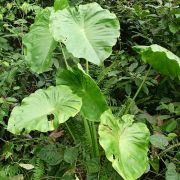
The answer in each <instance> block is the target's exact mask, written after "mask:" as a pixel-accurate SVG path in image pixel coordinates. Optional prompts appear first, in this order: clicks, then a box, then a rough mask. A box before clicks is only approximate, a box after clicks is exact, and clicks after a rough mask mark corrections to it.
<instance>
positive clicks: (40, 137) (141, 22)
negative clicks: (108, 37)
mask: <svg viewBox="0 0 180 180" xmlns="http://www.w3.org/2000/svg"><path fill="white" fill-rule="evenodd" d="M87 2H94V1H80V0H71V1H70V4H73V5H74V4H80V3H83V4H85V3H87ZM96 2H98V3H99V4H100V5H101V6H102V7H104V8H107V9H109V10H110V11H112V12H114V13H115V14H116V15H117V17H118V18H119V21H120V24H121V32H120V33H121V36H120V38H119V40H118V42H117V44H116V46H115V47H114V49H113V53H112V55H111V56H110V58H108V59H107V60H106V61H105V63H104V66H102V67H97V66H94V65H91V68H90V74H91V76H92V77H93V78H94V80H95V81H96V82H97V83H98V85H99V87H100V88H101V90H102V92H103V94H104V95H105V97H106V100H107V102H108V105H109V106H110V107H111V109H112V111H113V113H115V114H116V115H117V116H120V115H122V114H123V111H124V107H125V105H126V104H127V103H128V102H129V100H130V97H132V96H133V95H134V93H135V91H136V90H137V88H138V86H139V85H140V83H141V81H142V79H143V77H144V76H145V73H146V70H147V65H145V64H143V63H142V62H141V61H140V58H139V57H138V55H137V54H136V53H135V52H134V51H133V50H132V46H134V45H137V44H138V45H151V44H158V45H161V46H163V47H165V48H167V49H168V50H170V51H172V52H173V53H175V54H176V55H178V56H180V44H179V42H180V41H179V40H180V33H179V32H180V12H179V2H178V1H175V0H174V1H161V0H158V1H156V0H139V1H135V0H129V1H128V0H111V1H105V0H97V1H96ZM53 3H54V2H53V1H48V0H45V1H43V0H36V1H32V0H27V1H24V0H14V1H6V0H1V2H0V179H11V178H13V177H15V178H19V179H21V178H22V176H23V177H24V179H35V180H36V179H37V180H38V179H63V180H64V179H68V180H71V179H76V178H77V177H78V178H79V179H101V180H106V179H112V180H116V179H120V176H119V175H118V174H117V173H116V172H115V171H114V170H113V168H112V167H111V164H110V163H109V162H108V161H107V160H106V159H105V158H104V156H102V160H101V162H99V161H98V160H97V159H92V158H91V157H90V155H89V154H90V152H89V149H88V144H87V143H84V142H85V141H86V139H85V137H84V128H83V124H82V121H81V118H80V117H79V116H76V117H75V118H73V119H72V120H71V122H70V123H69V126H70V128H71V130H72V131H73V134H74V135H75V138H76V141H77V142H75V143H73V139H72V137H71V135H70V134H69V132H68V129H67V127H66V125H62V126H60V127H59V128H58V129H57V130H56V131H54V132H52V133H38V132H32V133H30V134H29V135H27V136H25V135H21V136H13V135H12V134H10V133H9V132H8V131H7V130H6V128H7V122H8V119H9V115H10V112H11V111H12V108H13V107H15V106H16V105H18V104H19V103H20V102H21V100H22V99H23V98H24V97H27V96H28V95H29V94H31V93H33V92H34V91H35V90H37V89H38V88H46V87H49V86H51V85H54V84H55V73H54V71H53V69H58V67H59V66H64V64H63V63H62V64H61V62H59V61H58V59H59V57H62V54H61V53H60V52H59V51H58V50H56V51H55V53H54V55H53V67H52V69H51V70H50V71H48V72H46V73H43V74H40V75H38V74H34V73H32V72H31V70H30V69H29V67H28V66H27V64H26V63H25V60H24V48H23V45H22V37H23V36H24V35H25V33H26V32H28V31H29V27H30V25H31V24H32V23H33V22H34V17H35V15H36V14H37V13H38V12H39V11H41V10H42V8H44V7H47V6H52V5H53ZM70 62H71V63H73V62H72V61H70ZM179 89H180V83H179V81H178V80H177V79H173V78H170V77H166V76H163V75H160V74H159V73H157V72H156V71H155V70H151V71H150V75H149V77H148V79H147V81H146V83H145V84H144V85H143V88H142V91H141V92H140V94H139V96H138V97H137V99H136V102H135V103H134V105H133V106H132V107H131V110H130V112H131V114H134V115H135V120H136V121H138V122H146V124H147V125H148V128H149V129H150V131H151V135H152V136H151V140H150V141H151V148H150V151H149V160H150V161H149V162H150V165H149V167H147V171H146V172H147V173H145V174H144V175H143V176H142V177H141V179H165V178H166V179H167V180H170V179H178V172H179V168H180V166H179V158H180V154H179V151H178V150H179V149H178V148H179V141H178V136H179V134H180V133H179V132H180V129H179V125H180V91H179ZM127 97H128V100H127ZM101 153H102V155H103V151H101ZM21 163H24V164H31V165H33V166H34V168H33V169H31V170H26V169H25V168H22V167H21V166H20V164H21Z"/></svg>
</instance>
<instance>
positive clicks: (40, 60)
mask: <svg viewBox="0 0 180 180" xmlns="http://www.w3.org/2000/svg"><path fill="white" fill-rule="evenodd" d="M51 11H52V10H51V9H50V8H46V9H44V10H42V11H40V13H39V14H38V15H37V16H36V18H35V23H34V24H33V25H32V26H31V28H30V31H29V33H27V34H26V35H25V36H24V37H23V44H24V45H25V59H26V60H27V62H28V64H29V65H30V68H31V69H32V71H34V72H37V73H42V72H45V71H47V70H48V69H49V68H50V67H51V65H52V53H53V50H54V49H55V48H56V45H57V42H55V41H54V39H53V37H52V35H51V33H50V31H49V17H50V14H51Z"/></svg>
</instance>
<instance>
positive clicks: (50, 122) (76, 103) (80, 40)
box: [8, 0, 180, 180]
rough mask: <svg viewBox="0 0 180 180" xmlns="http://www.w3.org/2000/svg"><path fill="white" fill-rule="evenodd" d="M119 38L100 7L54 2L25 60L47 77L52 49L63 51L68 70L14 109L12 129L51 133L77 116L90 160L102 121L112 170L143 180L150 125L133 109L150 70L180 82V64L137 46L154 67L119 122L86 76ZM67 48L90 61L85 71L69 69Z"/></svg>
mask: <svg viewBox="0 0 180 180" xmlns="http://www.w3.org/2000/svg"><path fill="white" fill-rule="evenodd" d="M119 35H120V24H119V21H118V19H117V17H116V15H115V14H113V13H111V12H109V10H106V9H103V8H102V7H101V6H100V5H99V4H97V3H90V4H85V5H79V6H78V7H70V6H69V4H68V2H67V1H66V0H56V1H55V4H54V7H49V8H46V9H43V10H42V11H41V12H40V13H39V14H38V15H37V16H36V18H35V22H34V24H33V25H32V26H31V28H30V31H29V32H28V33H27V34H26V35H25V36H24V37H23V44H24V46H25V59H26V61H27V63H28V65H29V66H30V68H31V70H32V71H33V72H34V73H38V74H39V73H43V72H46V71H48V70H49V68H51V66H52V63H53V59H52V57H53V52H54V50H55V49H56V48H57V47H60V48H61V51H62V54H63V56H64V62H65V64H66V69H64V70H62V68H60V69H59V70H58V71H57V76H56V86H51V87H49V88H47V89H39V90H37V91H36V92H34V93H33V94H31V95H30V96H29V97H26V98H24V99H23V100H22V103H21V105H20V106H17V107H15V108H14V109H13V110H12V113H11V116H10V119H9V122H8V130H9V131H10V132H11V133H13V134H20V133H29V132H31V131H33V130H38V131H40V132H47V131H52V130H54V129H56V128H57V127H58V126H59V124H61V123H66V121H67V120H68V119H69V118H70V117H74V116H75V115H77V114H78V113H79V114H80V115H81V116H82V117H83V119H84V127H85V131H86V136H87V139H88V140H89V143H90V144H91V145H92V156H94V157H99V156H100V155H99V147H98V142H97V131H96V126H95V123H96V122H99V123H100V124H99V129H98V134H99V143H100V145H101V146H102V148H103V149H104V151H105V154H106V157H107V159H108V160H109V161H111V162H112V166H113V168H114V169H115V170H116V171H117V172H118V173H119V174H120V175H121V176H122V177H123V178H124V179H125V180H134V179H137V178H139V177H140V176H141V175H142V174H143V173H144V172H145V171H146V168H147V166H148V156H147V154H148V145H149V137H150V132H149V130H148V128H147V126H146V124H144V123H139V122H135V121H134V116H133V115H130V114H128V112H129V109H130V107H131V105H132V103H133V102H134V100H135V98H136V96H137V95H138V93H139V91H140V90H141V88H142V86H143V83H144V82H145V80H146V78H147V76H148V73H149V70H150V68H151V66H152V67H153V68H154V69H155V70H157V71H158V72H160V73H162V74H165V75H169V76H175V77H179V78H180V59H179V58H178V57H177V56H176V55H174V54H173V53H171V52H170V51H168V50H167V49H165V48H163V47H160V46H158V45H151V46H136V47H134V49H135V50H136V51H137V52H138V53H139V54H140V55H141V57H142V60H143V61H144V62H145V63H149V64H150V68H149V70H148V71H147V75H146V76H145V78H144V80H143V82H142V83H141V85H140V86H139V89H138V90H137V92H136V94H135V96H134V97H133V98H132V100H131V102H130V103H129V104H128V105H127V108H126V111H125V112H124V115H123V116H122V117H115V116H114V115H113V114H112V112H111V110H110V109H109V107H108V105H107V103H106V100H105V98H104V96H103V94H102V93H101V90H100V89H99V87H98V85H97V84H96V82H95V81H94V80H93V79H92V78H91V77H90V75H89V74H88V63H93V64H95V65H99V66H101V65H102V64H103V61H104V60H105V59H106V58H108V57H109V56H110V55H111V53H112V47H113V46H114V45H115V44H116V41H117V38H118V37H119ZM65 49H66V51H68V52H69V53H71V54H72V55H73V56H74V57H75V58H81V59H85V60H86V72H85V71H84V70H83V69H82V66H81V65H80V64H76V65H73V66H70V65H69V64H68V62H67V59H66V55H65ZM80 67H81V68H80ZM89 132H90V135H89Z"/></svg>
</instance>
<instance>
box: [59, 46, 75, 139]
mask: <svg viewBox="0 0 180 180" xmlns="http://www.w3.org/2000/svg"><path fill="white" fill-rule="evenodd" d="M59 44H60V47H61V51H62V54H63V59H64V63H65V65H66V68H67V70H69V69H70V67H69V65H68V62H67V59H66V55H65V53H64V50H63V47H62V44H61V42H60V43H59ZM65 125H66V127H67V129H68V131H69V133H70V135H71V137H72V139H73V140H74V142H75V141H76V138H75V136H74V134H73V132H72V131H71V129H70V127H69V126H68V124H67V122H65Z"/></svg>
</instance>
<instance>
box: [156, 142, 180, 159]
mask: <svg viewBox="0 0 180 180" xmlns="http://www.w3.org/2000/svg"><path fill="white" fill-rule="evenodd" d="M178 146H180V143H177V144H174V145H172V146H170V147H169V148H167V149H165V150H164V151H162V152H161V153H159V154H158V156H163V155H164V154H165V153H167V152H169V151H171V150H172V149H174V148H176V147H178Z"/></svg>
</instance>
